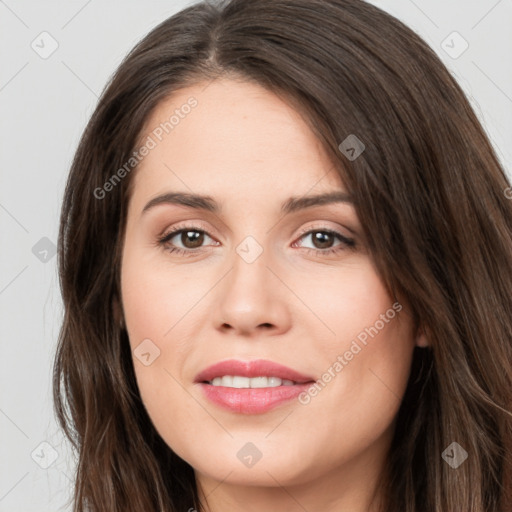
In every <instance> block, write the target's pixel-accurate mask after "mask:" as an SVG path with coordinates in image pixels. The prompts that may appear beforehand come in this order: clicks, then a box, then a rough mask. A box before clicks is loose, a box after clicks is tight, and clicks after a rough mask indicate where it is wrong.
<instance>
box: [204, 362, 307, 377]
mask: <svg viewBox="0 0 512 512" xmlns="http://www.w3.org/2000/svg"><path fill="white" fill-rule="evenodd" d="M224 375H240V376H241V377H260V376H267V377H279V378H280V379H287V380H292V381H294V382H298V383H304V382H310V381H314V380H315V379H314V378H313V377H310V376H308V375H303V374H301V373H299V372H297V371H296V370H293V369H292V368H288V367H287V366H284V365H282V364H279V363H274V362H273V361H268V360H266V359H256V360H252V361H242V360H239V359H229V360H226V361H220V362H219V363H216V364H213V365H212V366H208V368H205V369H204V370H203V371H201V372H200V373H198V374H197V375H196V378H195V382H205V381H208V382H210V381H212V380H213V379H214V378H215V377H222V376H224Z"/></svg>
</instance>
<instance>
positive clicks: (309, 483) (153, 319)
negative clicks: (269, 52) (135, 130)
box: [121, 78, 426, 512]
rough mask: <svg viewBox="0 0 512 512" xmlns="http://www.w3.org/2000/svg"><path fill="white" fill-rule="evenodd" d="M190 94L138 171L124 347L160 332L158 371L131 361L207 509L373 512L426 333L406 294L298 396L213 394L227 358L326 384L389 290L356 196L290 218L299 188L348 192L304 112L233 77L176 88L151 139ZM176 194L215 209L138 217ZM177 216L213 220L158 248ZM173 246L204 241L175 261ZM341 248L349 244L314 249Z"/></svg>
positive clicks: (155, 211)
mask: <svg viewBox="0 0 512 512" xmlns="http://www.w3.org/2000/svg"><path fill="white" fill-rule="evenodd" d="M190 96H194V97H195V98H196V99H197V101H198V105H197V107H196V108H195V109H193V110H192V111H191V113H190V114H189V115H188V116H185V117H184V118H183V119H180V122H179V124H178V125H177V126H176V127H175V128H174V129H173V130H172V131H170V132H169V134H167V135H165V136H164V138H163V139H162V141H161V142H159V143H158V145H157V146H156V147H155V148H154V149H152V150H151V151H150V152H149V154H148V155H147V156H146V157H145V158H144V159H143V161H142V162H141V163H140V164H139V166H138V168H137V170H136V173H135V175H134V176H133V179H134V183H132V185H133V186H134V187H133V195H132V197H131V199H130V202H129V209H128V218H127V225H126V231H125V239H124V245H123V257H122V271H121V288H122V290H121V298H122V314H123V316H124V321H125V325H126V329H127V331H128V335H129V338H130V344H131V348H132V349H133V350H135V349H136V348H137V347H138V346H139V344H140V343H141V342H142V341H143V340H145V339H150V340H151V342H152V343H154V346H156V347H158V349H159V350H160V355H159V357H157V358H156V359H154V361H153V362H152V363H151V364H150V365H148V366H146V365H144V364H142V363H141V361H140V360H139V359H138V358H137V357H134V360H133V361H134V367H135V372H136V377H137V382H138V386H139V390H140V393H141V397H142V400H143V402H144V404H145V407H146V409H147V411H148V414H149V416H150V417H151V419H152V421H153V423H154V425H155V428H156V429H157V430H158V432H159V433H160V435H161V436H162V438H163V439H164V440H165V441H166V443H167V444H168V445H169V447H171V448H172V449H173V450H174V451H175V452H176V453H177V454H178V455H179V456H180V457H182V458H183V459H184V460H186V461H187V462H188V463H189V464H190V465H191V466H192V467H193V468H194V470H195V474H196V481H197V484H198V487H199V489H200V494H201V496H202V497H203V498H204V495H206V496H207V498H208V507H205V510H207V511H208V512H221V511H222V512H235V511H236V512H239V511H240V510H244V511H254V512H255V511H261V510H265V511H270V512H271V511H280V512H283V511H289V512H295V511H301V512H302V511H303V510H304V509H306V510H323V511H325V512H330V511H333V512H334V511H340V510H350V511H351V512H363V511H365V512H367V511H368V510H376V504H377V503H378V500H379V494H378V492H377V493H376V495H375V500H374V502H373V504H372V496H373V494H374V493H375V491H376V481H377V478H378V476H379V475H380V474H381V472H382V471H383V468H384V465H385V461H386V457H387V454H388V449H389V445H390V442H391V437H392V434H393V429H394V420H395V416H396V414H397V412H398V408H399V405H400V401H401V399H402V397H403V394H404V392H405V389H406V384H407V379H408V376H409V373H410V366H411V359H412V352H413V348H414V345H415V344H418V345H425V344H426V342H425V339H424V337H423V335H421V334H419V335H418V333H416V332H415V330H414V329H413V324H412V318H411V315H410V314H409V311H408V308H407V305H406V304H405V303H404V302H400V304H401V305H402V307H403V308H402V310H401V311H400V312H399V313H397V314H396V316H395V317H394V318H393V319H392V320H390V321H388V322H387V323H385V326H384V327H383V328H382V329H381V330H379V332H378V334H377V335H376V336H374V337H373V338H368V343H367V345H366V346H363V348H362V350H361V351H360V352H358V353H357V354H356V355H354V357H353V359H352V360H350V361H348V363H347V364H346V365H345V366H344V367H343V369H342V370H341V371H340V372H338V373H335V377H333V378H332V379H331V381H330V382H329V383H328V384H327V385H326V386H325V387H324V388H323V389H322V390H321V391H320V392H319V393H318V394H317V396H315V397H313V398H311V400H310V402H309V403H308V404H307V405H302V404H301V403H299V402H298V401H297V400H292V401H291V402H287V403H286V404H284V405H281V406H279V407H277V408H275V409H273V410H271V411H268V412H266V413H264V414H255V415H254V414H253V415H244V414H238V413H234V412H231V411H227V410H224V409H220V408H219V407H218V406H217V405H215V404H213V403H211V402H209V401H208V400H207V399H206V398H205V397H204V396H203V394H202V393H201V390H200V389H199V385H198V384H197V383H194V378H195V376H196V375H197V374H198V373H199V371H201V370H203V369H204V368H206V367H207V366H210V365H211V364H213V363H216V362H218V361H221V360H225V359H231V358H235V359H237V358H238V359H243V360H251V359H260V358H262V359H270V360H272V361H275V362H278V363H281V364H284V365H286V366H289V367H291V368H293V369H295V370H297V371H299V372H301V373H304V374H306V375H312V376H314V377H315V378H316V379H321V378H322V375H323V374H324V373H325V372H327V371H328V369H329V368H330V367H331V368H332V366H333V363H334V362H335V361H336V360H337V357H338V356H339V355H342V356H343V354H344V353H345V352H346V351H347V350H348V349H349V348H350V345H351V342H352V341H353V340H354V339H355V338H356V336H357V335H358V334H359V333H361V332H362V331H364V329H365V327H369V326H372V325H374V324H375V322H376V321H377V320H378V319H379V318H381V317H380V315H382V314H385V313H386V311H388V310H390V308H392V304H393V303H394V302H395V301H396V300H397V299H396V298H393V297H391V296H389V294H388V293H387V291H386V289H385V287H384V285H383V283H382V281H381V279H380V277H379V276H378V275H377V273H376V270H375V267H374V265H373V264H372V261H371V259H370V256H369V254H368V253H367V252H366V251H365V248H364V244H363V243H362V239H361V225H360V224H359V220H358V218H357V216H356V212H355V209H354V207H353V206H352V205H351V204H350V203H333V204H328V205H322V206H315V207H312V208H308V209H304V210H301V211H298V212H294V213H291V214H289V215H286V216H283V215H282V214H281V213H280V207H281V204H282V203H283V202H284V201H285V200H287V199H288V198H289V197H290V196H303V195H312V194H317V193H323V192H329V191H335V190H336V191H339V190H344V189H343V184H342V181H341V179H340V177H339V175H338V174H336V172H335V171H334V170H333V164H332V162H331V161H329V159H328V157H327V156H326V154H325V152H324V151H323V149H322V147H321V145H320V143H319V142H318V140H317V139H316V138H315V136H314V135H313V133H312V132H311V130H310V129H309V128H308V126H307V124H306V123H305V122H304V120H303V119H302V118H301V117H300V115H299V114H298V113H297V112H296V111H295V110H293V109H292V108H291V107H290V106H288V105H287V104H286V103H285V102H283V101H282V100H281V99H279V98H278V97H277V96H275V95H274V94H272V93H270V92H268V91H266V90H265V89H263V88H261V87H259V86H258V85H255V84H252V83H249V82H243V81H239V80H234V79H227V78H225V79H219V80H216V81H214V82H212V83H210V84H207V83H206V82H205V83H200V84H197V85H195V86H193V87H188V88H186V89H182V90H180V91H178V92H176V93H174V94H173V95H172V96H171V97H169V98H167V99H166V100H165V101H163V102H162V103H161V104H159V105H158V106H157V108H156V109H155V110H154V111H153V113H152V115H151V116H150V118H149V119H148V121H147V123H146V125H145V128H144V131H143V135H144V136H147V135H149V134H151V131H152V130H153V129H154V128H155V127H157V126H158V125H159V124H160V123H161V122H163V121H165V120H167V119H168V118H169V116H170V114H172V112H173V111H174V110H175V109H176V108H180V106H181V105H183V104H185V103H186V102H187V99H188V98H189V97H190ZM169 191H180V192H192V193H196V194H205V195H209V196H211V197H212V198H214V199H215V200H216V201H217V202H218V203H219V204H220V205H221V207H222V211H221V213H219V214H214V213H211V212H207V211H202V210H195V209H192V208H190V207H185V206H180V205H174V204H161V205H158V206H155V207H154V208H152V209H150V210H148V211H146V212H145V213H143V214H142V210H143V208H144V206H145V205H146V203H147V202H148V201H149V200H151V199H152V198H154V197H156V196H158V195H160V194H162V193H164V192H169ZM185 226H194V227H198V228H201V229H203V230H204V231H206V233H207V234H206V235H204V238H203V242H202V245H201V244H199V247H200V248H199V249H194V247H195V246H194V245H193V241H192V239H190V238H188V239H187V238H185V240H184V238H183V237H182V236H181V235H180V234H178V235H175V236H174V238H173V239H172V242H169V243H168V244H167V247H163V246H161V245H158V242H157V240H158V238H159V237H160V236H161V235H163V234H165V233H167V232H169V231H171V228H174V227H185ZM309 229H317V230H319V231H322V229H331V230H335V231H337V232H339V233H340V234H342V235H343V236H345V237H348V238H352V239H354V240H355V241H356V248H355V249H350V248H349V247H346V246H344V245H343V243H342V242H341V241H340V240H339V239H337V238H336V237H331V238H328V239H327V244H324V245H323V246H322V245H321V244H318V243H317V244H315V241H314V239H313V236H312V235H311V234H305V235H301V230H305V231H306V230H309ZM354 233H355V234H354ZM247 236H252V237H253V238H254V239H255V240H256V241H257V243H258V244H259V246H260V247H261V248H262V249H263V252H262V253H261V255H260V256H259V257H258V258H257V259H256V260H255V261H254V262H252V263H247V261H245V260H244V259H243V258H242V257H241V256H239V254H238V253H237V252H236V249H237V246H238V245H239V244H240V243H241V242H242V241H243V240H244V239H245V238H246V237H247ZM329 241H330V245H329ZM171 244H174V245H175V246H176V247H179V248H182V249H184V250H188V251H190V252H193V251H198V250H199V252H195V253H194V254H193V255H192V256H182V255H176V254H172V253H170V252H169V247H170V245H171ZM184 244H188V245H184ZM340 244H341V245H342V247H343V250H341V251H339V252H337V253H335V254H330V255H324V254H322V251H325V250H326V248H329V247H332V248H334V247H335V246H337V247H338V248H339V246H340ZM196 247H197V246H196ZM322 247H325V248H322ZM308 249H309V251H308ZM315 249H316V252H315ZM152 346H153V345H152ZM331 374H332V370H331ZM247 442H252V443H253V444H254V445H256V447H257V448H258V449H259V451H260V452H261V453H262V458H261V459H260V460H259V461H258V462H257V463H256V464H255V465H253V466H252V467H250V468H248V467H246V466H245V465H244V464H242V463H241V461H240V460H239V459H238V457H237V452H238V451H239V450H240V449H241V448H242V447H243V446H244V445H245V444H246V443H247Z"/></svg>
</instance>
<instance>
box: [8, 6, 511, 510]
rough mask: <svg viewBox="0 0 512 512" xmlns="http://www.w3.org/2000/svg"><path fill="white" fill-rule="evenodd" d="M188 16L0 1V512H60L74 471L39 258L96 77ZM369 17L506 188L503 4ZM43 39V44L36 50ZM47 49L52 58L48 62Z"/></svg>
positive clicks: (54, 308)
mask: <svg viewBox="0 0 512 512" xmlns="http://www.w3.org/2000/svg"><path fill="white" fill-rule="evenodd" d="M189 3H191V2H185V1H175V0H174V1H156V0H153V1H146V2H142V1H135V0H129V1H126V0H125V1H123V2H121V1H119V2H116V1H113V0H110V1H103V2H100V1H99V0H89V1H87V0H72V1H70V0H66V1H59V2H58V1H45V2H36V1H28V0H25V1H18V2H15V1H14V0H7V1H1V0H0V42H1V48H2V51H1V54H0V108H1V116H0V140H1V141H2V146H1V149H2V151H1V153H0V158H1V162H0V172H1V187H0V226H1V231H0V232H1V234H2V242H1V247H2V250H1V251H0V269H1V273H0V313H1V322H0V329H1V333H2V342H1V357H0V461H1V462H0V464H1V467H0V511H2V512H7V511H9V512H19V511H22V512H31V511H37V512H45V511H52V512H54V511H57V510H71V507H67V508H66V506H65V504H66V500H67V499H68V498H69V497H70V493H71V489H72V486H71V476H72V474H73V468H74V460H73V457H72V454H71V450H70V448H69V446H68V444H67V442H66V441H65V440H64V437H63V435H62V433H61V432H60V431H59V429H58V428H57V426H56V422H55V420H54V418H53V410H52V398H51V365H52V361H53V356H54V351H55V346H56V340H57V335H58V331H59V326H60V321H61V318H62V303H61V299H60V294H59V289H58V280H57V272H56V261H57V258H56V257H55V256H54V253H53V248H54V244H55V243H56V242H57V233H58V218H59V212H60V202H61V199H62V194H63V187H64V184H65V179H66V175H67V172H68V169H69V165H70V163H71V160H72V157H73V153H74V151H75V149H76V146H77V143H78V139H79V136H80V134H81V132H82V130H83V129H84V127H85V124H86V122H87V120H88V118H89V117H90V115H91V114H92V112H93V109H94V107H95V105H96V102H97V98H98V96H99V94H100V93H101V91H102V89H103V87H104V85H105V83H106V81H107V79H108V78H109V76H110V75H111V74H112V73H113V72H114V70H115V68H116V67H117V66H118V65H119V63H120V62H121V59H122V58H123V57H124V55H125V54H126V53H127V52H128V51H129V50H130V49H131V48H132V46H133V45H134V44H135V43H136V42H137V41H138V40H139V39H140V38H141V37H142V36H143V35H145V34H146V33H147V32H148V31H149V30H151V29H152V28H153V27H155V26H156V25H157V24H158V23H160V22H161V21H163V20H164V19H165V18H167V17H168V16H170V15H172V14H173V13H175V12H177V11H179V10H180V9H181V8H183V7H185V6H186V5H189ZM372 3H374V4H376V5H378V6H380V7H382V8H383V9H385V10H387V11H388V12H390V13H391V14H393V15H395V16H396V17H397V18H399V19H401V20H402V21H404V22H405V23H406V24H407V25H409V26H410V27H411V28H413V29H414V30H415V31H416V32H417V33H419V34H420V35H421V36H422V37H423V38H424V39H425V40H426V41H427V42H428V43H429V44H430V45H431V46H432V47H433V48H434V49H435V51H436V52H437V53H438V54H439V55H440V57H441V58H442V59H443V61H444V62H445V64H446V65H447V66H448V67H449V69H450V70H451V71H452V73H453V74H454V76H455V77H456V79H457V80H458V82H459V83H460V84H461V86H462V87H463V89H464V91H465V92H466V94H467V95H468V97H469V99H470V101H471V103H472V105H473V107H474V108H475V111H476V113H477V115H478V116H479V118H480V120H481V121H482V123H483V125H484V127H485V129H486V131H487V133H488V135H489V138H490V140H491V141H492V143H493V145H494V147H495V148H496V149H497V152H498V156H499V158H500V159H501V161H502V163H503V165H504V166H505V168H506V169H507V172H508V173H509V175H510V173H511V169H512V165H511V164H512V144H511V141H512V59H511V58H510V55H511V53H512V52H511V49H512V40H511V35H510V30H509V27H510V25H511V21H512V1H511V0H500V1H498V0H473V1H463V0H451V1H447V0H430V1H427V0H414V1H413V0H401V1H397V0H395V1H392V0H373V2H372ZM44 31H46V32H48V33H49V34H50V36H48V35H43V36H41V35H40V34H41V33H42V32H44ZM454 31H456V32H458V33H459V34H460V36H461V37H462V38H463V39H464V40H466V41H467V43H468V44H469V47H468V48H467V50H466V51H464V52H463V53H462V54H461V55H457V54H458V53H460V52H461V50H462V49H463V48H464V46H463V45H464V41H463V39H461V38H460V37H459V36H457V35H455V36H454V35H452V33H453V32H454ZM54 41H56V43H57V44H58V48H57V49H56V51H55V52H54V53H52V54H51V55H49V56H48V55H47V53H49V52H50V50H51V49H52V44H53V45H55V44H56V43H55V42H54ZM443 41H445V43H443ZM450 47H451V48H450ZM45 52H46V53H45ZM447 52H448V53H447ZM450 53H451V55H450ZM43 57H46V58H43ZM41 443H43V444H41Z"/></svg>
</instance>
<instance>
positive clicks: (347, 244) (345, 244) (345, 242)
mask: <svg viewBox="0 0 512 512" xmlns="http://www.w3.org/2000/svg"><path fill="white" fill-rule="evenodd" d="M184 231H195V232H199V233H203V234H205V235H207V236H209V237H210V238H213V237H212V236H211V235H209V234H208V232H207V231H205V230H204V229H202V228H199V227H197V226H185V227H181V226H180V227H177V228H176V229H174V230H172V231H170V232H168V233H165V234H164V235H162V236H161V237H160V238H158V240H157V244H158V246H161V247H165V246H167V244H168V242H169V240H171V239H172V238H174V237H175V236H176V235H178V234H180V233H183V232H184ZM312 233H327V234H329V235H333V236H335V237H337V238H338V240H340V242H342V243H341V244H340V245H338V246H336V247H331V248H328V249H311V248H309V247H303V249H305V250H306V251H307V253H308V254H310V253H314V254H319V253H320V254H321V255H323V256H326V255H330V254H334V253H338V252H341V251H344V250H347V249H355V247H356V242H355V240H353V239H352V238H347V237H345V236H343V235H342V234H341V233H338V232H337V231H334V230H332V229H328V228H322V227H317V228H312V229H308V230H306V231H303V232H301V233H300V236H299V239H301V238H303V237H305V236H306V235H310V234H312ZM167 251H168V252H169V253H172V254H175V255H177V256H194V255H195V254H197V253H198V252H200V251H201V248H198V249H181V248H180V247H174V246H171V247H167Z"/></svg>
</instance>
